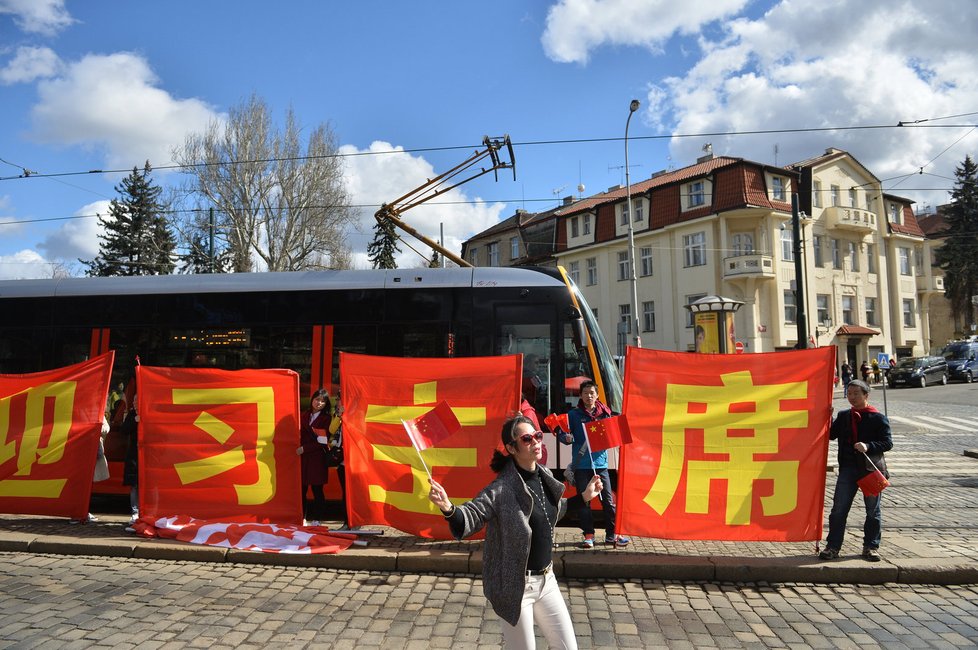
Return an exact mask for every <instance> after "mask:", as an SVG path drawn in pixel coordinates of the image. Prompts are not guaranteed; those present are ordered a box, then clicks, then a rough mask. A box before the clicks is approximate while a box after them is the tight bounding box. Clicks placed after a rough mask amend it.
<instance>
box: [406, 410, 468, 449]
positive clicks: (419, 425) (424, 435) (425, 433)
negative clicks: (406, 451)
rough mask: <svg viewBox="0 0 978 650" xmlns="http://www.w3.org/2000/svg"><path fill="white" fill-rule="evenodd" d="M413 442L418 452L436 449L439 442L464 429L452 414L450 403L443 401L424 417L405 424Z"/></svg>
mask: <svg viewBox="0 0 978 650" xmlns="http://www.w3.org/2000/svg"><path fill="white" fill-rule="evenodd" d="M404 428H405V429H406V430H407V433H408V436H410V438H411V442H413V443H414V446H415V447H417V448H418V451H421V450H422V449H427V448H428V447H434V446H435V445H437V444H438V443H439V442H441V441H442V440H444V439H445V438H447V437H448V436H450V435H452V434H453V433H455V432H456V431H458V430H459V429H461V428H462V425H461V424H459V421H458V418H457V417H455V414H454V413H453V412H452V407H450V406H449V405H448V402H445V401H442V402H439V403H438V406H436V407H435V408H433V409H431V410H430V411H428V412H427V413H425V414H424V415H422V416H420V417H417V418H414V419H413V420H407V421H406V422H404Z"/></svg>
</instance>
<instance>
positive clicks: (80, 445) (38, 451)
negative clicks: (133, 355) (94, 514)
mask: <svg viewBox="0 0 978 650" xmlns="http://www.w3.org/2000/svg"><path fill="white" fill-rule="evenodd" d="M114 355H115V353H114V352H109V353H107V354H103V355H101V356H98V357H96V358H94V359H92V360H90V361H85V362H82V363H77V364H75V365H72V366H67V367H64V368H58V369H56V370H48V371H45V372H33V373H30V374H23V375H0V512H5V513H11V514H25V515H27V514H31V515H51V516H61V517H71V518H72V519H84V518H85V517H87V516H88V501H89V498H90V497H91V492H92V474H93V473H94V471H95V458H96V455H97V453H98V443H99V435H100V433H101V429H102V418H103V417H104V414H105V399H106V396H107V395H108V391H109V377H110V375H111V373H112V360H113V358H114Z"/></svg>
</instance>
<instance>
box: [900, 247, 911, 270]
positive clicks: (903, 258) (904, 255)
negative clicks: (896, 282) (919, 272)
mask: <svg viewBox="0 0 978 650" xmlns="http://www.w3.org/2000/svg"><path fill="white" fill-rule="evenodd" d="M897 253H898V254H899V255H900V275H910V249H909V248H906V247H905V246H901V247H899V248H897Z"/></svg>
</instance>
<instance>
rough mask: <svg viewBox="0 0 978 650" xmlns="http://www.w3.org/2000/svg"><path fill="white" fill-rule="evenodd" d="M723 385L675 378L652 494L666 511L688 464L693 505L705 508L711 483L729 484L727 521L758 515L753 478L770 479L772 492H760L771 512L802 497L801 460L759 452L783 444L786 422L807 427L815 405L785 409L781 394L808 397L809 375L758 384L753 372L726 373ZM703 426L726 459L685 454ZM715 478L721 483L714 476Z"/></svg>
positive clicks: (707, 440)
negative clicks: (692, 433)
mask: <svg viewBox="0 0 978 650" xmlns="http://www.w3.org/2000/svg"><path fill="white" fill-rule="evenodd" d="M720 379H721V381H722V383H723V386H689V385H679V384H670V385H669V386H668V387H667V388H666V408H665V415H664V417H663V422H662V459H661V462H660V463H659V471H658V473H657V474H656V477H655V481H654V482H653V484H652V488H651V490H649V493H648V494H647V495H646V497H645V502H646V503H647V504H648V505H649V506H650V507H651V508H652V509H653V510H655V511H656V512H657V513H659V514H660V515H661V514H662V513H664V512H665V510H666V508H667V507H668V506H669V504H670V503H671V502H672V500H673V497H674V496H675V493H676V490H677V489H678V486H679V481H680V478H681V477H682V474H683V471H684V469H685V470H686V471H687V478H686V512H689V513H695V514H706V513H707V512H708V510H709V499H710V490H711V487H712V486H715V485H718V484H719V483H720V482H721V481H722V482H723V484H724V485H725V486H726V491H727V493H726V503H727V510H726V514H725V521H726V523H727V524H728V525H747V524H749V523H750V521H751V500H752V496H753V490H754V484H755V482H756V481H758V480H761V479H770V480H771V481H772V483H773V485H774V490H773V493H772V494H771V495H770V496H765V497H762V498H761V507H762V510H763V512H764V514H765V515H767V516H774V515H781V514H785V513H788V512H791V511H792V510H794V509H795V507H796V506H797V503H798V467H799V461H797V460H781V461H775V460H758V459H757V458H756V457H757V455H760V454H764V455H769V454H775V453H777V452H778V451H779V449H780V446H779V429H783V428H805V427H807V426H808V411H805V410H796V411H787V410H782V409H781V400H794V399H804V398H806V397H807V396H808V384H807V382H794V383H789V384H769V385H761V386H755V385H754V383H753V380H752V378H751V375H750V373H749V372H746V371H744V372H735V373H730V374H727V375H722V376H721V378H720ZM689 430H702V431H703V444H704V452H705V453H707V454H717V455H723V456H726V459H723V460H690V461H689V462H688V466H686V465H687V463H686V461H685V449H686V432H687V431H689ZM713 481H716V483H713Z"/></svg>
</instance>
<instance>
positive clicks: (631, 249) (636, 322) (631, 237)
mask: <svg viewBox="0 0 978 650" xmlns="http://www.w3.org/2000/svg"><path fill="white" fill-rule="evenodd" d="M639 106H641V103H640V102H639V101H638V100H637V99H633V100H632V102H631V103H630V104H629V105H628V119H627V120H625V196H626V197H627V198H626V200H627V202H628V260H629V262H630V264H631V266H632V280H631V285H632V327H634V328H635V336H634V340H635V347H637V348H640V347H642V336H641V335H640V334H639V332H640V331H641V329H640V323H641V321H640V317H639V314H638V274H637V273H636V272H635V230H634V228H632V222H633V221H634V219H635V213H634V212H632V183H631V180H629V178H628V125H629V124H630V123H631V121H632V115H633V114H634V113H635V111H637V110H638V107H639Z"/></svg>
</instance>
